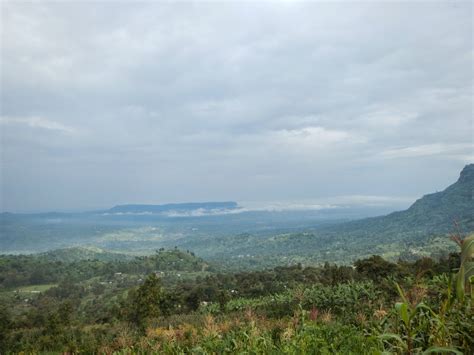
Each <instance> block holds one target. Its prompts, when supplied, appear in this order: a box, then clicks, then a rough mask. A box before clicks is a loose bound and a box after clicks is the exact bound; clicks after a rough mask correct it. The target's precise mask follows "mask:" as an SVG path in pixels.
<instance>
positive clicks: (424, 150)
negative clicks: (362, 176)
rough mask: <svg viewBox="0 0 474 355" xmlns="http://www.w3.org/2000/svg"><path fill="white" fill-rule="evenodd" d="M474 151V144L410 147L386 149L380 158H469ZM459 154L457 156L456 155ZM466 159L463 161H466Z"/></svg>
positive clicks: (440, 144) (438, 144)
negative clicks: (442, 156)
mask: <svg viewBox="0 0 474 355" xmlns="http://www.w3.org/2000/svg"><path fill="white" fill-rule="evenodd" d="M473 150H474V143H464V144H463V143H459V144H457V143H455V144H444V143H434V144H423V145H416V146H410V147H400V148H392V149H386V150H384V151H383V152H381V153H380V157H382V158H384V159H402V158H418V157H425V156H433V155H444V156H450V157H456V156H462V157H464V158H465V157H466V156H468V155H467V154H466V152H467V153H469V152H472V151H473ZM455 153H457V154H455ZM464 158H463V159H462V160H464Z"/></svg>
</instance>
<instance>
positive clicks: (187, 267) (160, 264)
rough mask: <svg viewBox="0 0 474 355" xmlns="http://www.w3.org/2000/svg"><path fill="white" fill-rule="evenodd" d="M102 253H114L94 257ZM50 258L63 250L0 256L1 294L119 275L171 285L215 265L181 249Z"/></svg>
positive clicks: (60, 253)
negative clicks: (153, 276) (157, 277)
mask: <svg viewBox="0 0 474 355" xmlns="http://www.w3.org/2000/svg"><path fill="white" fill-rule="evenodd" d="M78 249H79V248H78ZM66 254H67V253H66ZM100 254H113V253H107V252H105V253H97V254H95V255H100ZM50 255H51V256H55V255H56V257H57V255H65V254H64V252H63V251H51V252H48V253H41V254H29V255H0V291H1V290H2V289H10V288H13V287H18V286H25V285H32V284H56V283H59V282H64V281H68V282H81V281H85V280H89V279H91V278H94V277H102V278H107V279H109V278H111V277H113V276H114V275H115V274H117V273H120V274H124V275H125V274H126V275H129V276H131V275H134V276H135V279H138V278H140V277H143V276H144V275H147V274H149V273H153V272H156V273H160V274H161V275H162V276H163V277H165V279H164V280H163V281H164V282H168V283H169V282H174V281H177V280H178V279H184V278H187V277H194V276H195V275H205V274H206V273H207V272H209V271H213V270H214V266H212V265H210V264H209V263H207V262H205V261H204V260H203V259H201V258H199V257H197V256H195V255H194V254H193V253H192V252H189V251H186V252H184V251H181V250H178V249H171V250H164V249H160V250H157V251H156V253H155V254H153V255H149V256H137V257H133V258H131V259H126V260H116V259H115V260H98V259H97V258H95V259H92V258H88V259H77V260H73V259H69V260H58V259H54V258H53V259H51V258H50V257H49V256H50ZM91 255H92V254H91ZM66 256H67V255H66Z"/></svg>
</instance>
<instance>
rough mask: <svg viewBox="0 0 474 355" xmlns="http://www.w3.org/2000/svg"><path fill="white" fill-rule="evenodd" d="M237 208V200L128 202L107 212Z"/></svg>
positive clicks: (160, 211)
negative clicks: (156, 202) (152, 203)
mask: <svg viewBox="0 0 474 355" xmlns="http://www.w3.org/2000/svg"><path fill="white" fill-rule="evenodd" d="M236 208H238V205H237V202H233V201H225V202H186V203H168V204H164V205H142V204H128V205H117V206H114V207H112V208H110V209H109V210H107V212H109V213H163V212H170V211H179V212H187V211H193V210H199V209H201V210H206V211H213V210H232V209H236Z"/></svg>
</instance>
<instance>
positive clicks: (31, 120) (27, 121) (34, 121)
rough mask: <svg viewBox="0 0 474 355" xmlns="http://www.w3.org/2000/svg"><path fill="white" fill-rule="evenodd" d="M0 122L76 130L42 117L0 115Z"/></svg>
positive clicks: (64, 130) (66, 131)
mask: <svg viewBox="0 0 474 355" xmlns="http://www.w3.org/2000/svg"><path fill="white" fill-rule="evenodd" d="M0 124H3V125H25V126H28V127H30V128H41V129H46V130H51V131H59V132H62V133H74V132H76V130H75V129H74V128H72V127H69V126H65V125H63V124H62V123H59V122H56V121H51V120H48V119H46V118H42V117H35V116H33V117H0Z"/></svg>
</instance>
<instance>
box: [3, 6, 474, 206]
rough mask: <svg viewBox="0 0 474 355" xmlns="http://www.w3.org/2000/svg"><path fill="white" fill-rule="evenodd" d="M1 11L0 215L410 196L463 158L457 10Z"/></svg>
mask: <svg viewBox="0 0 474 355" xmlns="http://www.w3.org/2000/svg"><path fill="white" fill-rule="evenodd" d="M1 6H2V10H3V11H2V55H1V61H2V66H1V72H2V77H1V87H2V90H1V104H2V105H1V117H3V118H2V122H1V123H0V130H1V132H0V134H1V139H2V142H1V148H2V155H1V160H2V161H1V165H2V175H1V177H2V181H1V191H2V192H1V194H2V206H1V208H2V209H6V210H28V209H43V208H44V209H50V208H70V207H78V208H81V207H90V206H100V207H105V206H106V205H108V204H115V203H118V202H124V203H126V202H150V203H158V202H173V201H189V200H209V199H223V200H229V199H237V200H239V199H240V200H274V201H275V200H279V199H281V200H288V199H293V200H296V199H302V198H308V197H310V198H319V197H328V196H336V195H369V196H372V195H377V194H379V195H381V196H386V195H404V196H405V195H410V196H417V195H421V194H423V193H427V192H430V191H431V190H436V189H439V188H441V187H443V186H445V185H446V184H447V183H449V182H451V181H453V179H454V178H455V176H456V175H457V173H458V170H460V169H461V168H462V165H463V164H464V163H467V162H469V160H470V159H472V155H473V154H472V151H473V149H472V142H473V133H472V132H473V127H472V88H473V83H472V59H473V58H472V54H473V48H472V4H471V3H466V2H457V1H453V2H452V1H440V2H436V3H434V2H416V3H413V2H380V3H361V2H338V3H334V4H331V3H320V2H313V3H311V2H308V3H300V2H297V3H266V2H263V3H247V2H236V3H215V2H212V3H200V2H191V3H188V2H186V3H182V2H177V3H151V2H144V3H139V4H135V3H116V2H95V3H84V4H80V3H55V2H47V3H13V2H4V3H2V5H1ZM438 170H440V171H441V172H439V173H438V174H436V177H435V178H431V177H430V175H429V173H430V172H432V171H438ZM20 175H21V176H22V178H21V179H18V178H17V177H18V176H20ZM423 177H424V178H423ZM422 179H425V180H423V181H422ZM86 190H87V191H88V192H87V193H84V191H86Z"/></svg>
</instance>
